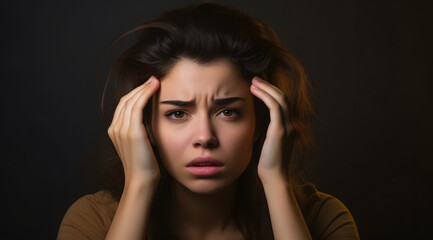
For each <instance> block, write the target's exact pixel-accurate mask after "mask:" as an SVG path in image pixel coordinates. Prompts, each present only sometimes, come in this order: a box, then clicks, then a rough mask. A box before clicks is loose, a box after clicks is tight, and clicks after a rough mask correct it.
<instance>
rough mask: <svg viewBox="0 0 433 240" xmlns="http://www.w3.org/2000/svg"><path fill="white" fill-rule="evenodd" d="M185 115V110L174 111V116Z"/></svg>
mask: <svg viewBox="0 0 433 240" xmlns="http://www.w3.org/2000/svg"><path fill="white" fill-rule="evenodd" d="M184 115H185V113H184V112H181V111H177V112H174V113H173V116H174V117H175V118H182V117H183V116H184Z"/></svg>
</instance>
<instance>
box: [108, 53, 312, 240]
mask: <svg viewBox="0 0 433 240" xmlns="http://www.w3.org/2000/svg"><path fill="white" fill-rule="evenodd" d="M158 89H159V91H158ZM253 95H254V96H256V97H257V98H259V99H261V100H262V101H263V102H264V103H265V105H266V106H267V107H268V108H269V112H270V119H271V121H270V123H269V127H268V130H267V133H266V139H265V142H264V145H263V149H262V152H261V155H260V159H259V165H258V169H257V171H258V174H259V177H260V179H261V181H262V183H263V187H264V190H265V195H266V199H267V202H268V206H269V213H270V216H271V223H272V229H273V233H274V237H275V239H277V240H279V239H311V236H310V234H309V232H308V228H307V226H306V224H305V221H304V219H303V217H302V213H301V211H300V209H299V206H298V204H297V202H296V199H295V197H294V194H293V190H292V188H291V186H290V184H287V182H286V180H285V178H284V177H283V174H282V161H283V150H284V148H283V146H284V144H285V143H286V136H288V135H289V134H290V131H292V127H291V125H290V123H289V121H288V104H287V97H286V96H285V95H284V93H283V92H282V91H280V90H279V89H278V88H277V87H275V86H273V85H271V84H269V83H268V82H266V81H263V80H261V79H259V78H257V77H255V78H253V79H252V81H246V80H245V79H242V78H241V76H240V74H239V72H238V71H237V69H236V68H235V67H234V66H233V65H232V64H230V63H229V62H228V61H226V60H224V59H219V60H215V61H213V62H211V63H208V64H205V65H201V64H197V63H195V62H193V61H191V60H188V59H181V60H180V61H179V62H177V63H176V64H175V66H174V67H173V68H172V69H171V71H170V72H169V74H168V75H166V76H165V77H164V78H163V79H161V81H159V80H157V79H155V78H153V77H152V78H151V79H149V81H148V82H146V83H145V84H143V85H141V86H139V87H137V88H136V89H134V90H133V91H131V92H130V93H128V94H127V95H125V96H124V97H123V98H122V99H121V100H120V102H119V105H118V107H117V108H116V111H115V115H114V117H113V122H112V124H111V125H110V127H109V129H108V134H109V136H110V138H111V140H112V141H113V144H114V145H115V147H116V150H117V152H118V153H119V157H120V158H121V160H122V164H123V166H124V170H125V188H124V189H125V190H124V193H123V195H122V198H121V200H120V202H119V206H118V209H117V210H116V214H115V216H114V218H113V222H112V224H111V226H110V229H109V232H108V234H107V239H116V238H117V239H119V238H122V239H140V238H142V237H143V235H144V234H145V231H146V228H144V229H143V226H147V225H146V224H147V219H148V213H149V209H150V205H151V199H152V197H153V194H154V191H155V189H156V186H157V183H158V181H159V177H160V171H159V166H158V164H157V161H156V159H155V156H154V154H153V151H152V148H151V145H150V141H149V137H148V135H147V133H146V130H145V128H144V125H143V124H142V119H143V116H142V113H143V110H144V107H145V105H146V104H147V102H148V101H149V100H150V98H151V97H152V96H153V97H154V99H153V100H154V101H152V102H153V104H154V105H153V113H152V131H153V133H154V139H152V141H154V142H155V143H156V144H157V146H158V150H159V151H160V153H161V160H162V163H163V164H164V167H165V168H166V169H167V171H168V172H169V173H170V174H171V176H172V177H173V178H174V179H175V181H176V184H175V186H174V190H175V191H176V194H177V195H176V196H177V198H176V199H173V201H172V203H171V206H169V207H170V209H171V212H172V216H171V219H170V225H171V226H170V227H171V229H172V230H173V231H175V233H177V234H176V235H178V236H181V237H184V238H185V239H243V237H242V235H241V234H240V232H239V230H238V229H236V227H235V225H234V224H233V222H232V221H231V218H230V215H231V206H232V202H233V199H234V194H235V192H236V179H237V178H238V177H239V176H240V174H242V172H243V171H244V170H245V168H246V167H247V165H248V163H249V161H250V158H251V150H252V145H253V142H254V140H255V135H256V134H257V133H255V132H254V130H255V118H254V107H253ZM227 97H238V98H242V99H243V100H238V101H234V102H232V103H230V104H228V105H224V106H222V105H221V106H220V105H218V106H217V105H215V104H214V100H215V99H221V98H227ZM168 100H181V101H191V103H192V104H191V105H189V106H188V107H182V108H180V109H179V106H173V104H166V103H162V102H166V101H168ZM232 108H237V109H239V110H240V114H239V115H237V114H234V115H233V113H234V112H232V111H224V110H226V109H232ZM173 110H176V111H178V112H177V113H174V114H173ZM180 110H181V111H182V112H179V111H180ZM183 113H185V114H183ZM178 118H180V120H179V119H178ZM197 156H212V157H214V158H216V159H217V160H219V161H221V162H223V163H224V164H225V165H224V168H223V170H222V171H221V172H220V173H219V174H218V175H216V176H215V177H212V178H203V177H196V176H193V175H192V174H191V173H189V172H188V171H187V170H186V168H185V165H186V164H187V163H188V162H189V161H191V160H192V159H194V158H195V157H197ZM288 186H289V187H288Z"/></svg>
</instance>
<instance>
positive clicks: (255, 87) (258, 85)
mask: <svg viewBox="0 0 433 240" xmlns="http://www.w3.org/2000/svg"><path fill="white" fill-rule="evenodd" d="M251 93H252V94H254V95H255V96H256V97H258V98H260V99H261V100H262V101H263V102H264V103H265V104H266V106H267V107H268V108H269V114H270V122H269V126H268V130H267V133H266V139H265V142H264V143H263V148H262V152H261V155H260V160H259V164H258V169H257V171H258V175H259V177H260V179H261V181H262V183H263V188H264V191H265V195H266V200H267V202H268V207H269V214H270V217H271V224H272V231H273V233H274V238H275V240H285V239H290V240H307V239H311V235H310V232H309V230H308V227H307V225H306V223H305V220H304V218H303V216H302V213H301V210H300V209H299V206H298V203H297V202H296V199H295V195H294V193H293V190H292V189H291V187H290V188H288V184H287V181H286V179H285V178H284V175H283V172H282V169H283V167H282V165H283V161H285V160H286V158H285V157H284V156H285V149H284V148H285V144H286V143H287V141H286V140H287V139H286V137H287V136H290V133H291V131H292V129H293V126H292V125H291V123H290V121H289V110H288V98H287V96H286V95H285V94H284V93H283V92H282V91H281V90H280V89H278V88H277V87H275V86H273V85H271V84H270V83H268V82H266V81H264V80H263V79H260V78H258V77H255V78H253V80H252V86H251ZM288 189H290V190H288Z"/></svg>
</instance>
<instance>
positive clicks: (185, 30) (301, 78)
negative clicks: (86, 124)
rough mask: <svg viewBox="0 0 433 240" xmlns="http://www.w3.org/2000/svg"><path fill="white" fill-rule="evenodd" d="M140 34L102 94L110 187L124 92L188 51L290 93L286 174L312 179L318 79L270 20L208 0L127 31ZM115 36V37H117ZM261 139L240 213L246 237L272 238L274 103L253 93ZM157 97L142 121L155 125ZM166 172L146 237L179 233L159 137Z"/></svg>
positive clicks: (118, 178) (118, 191)
mask: <svg viewBox="0 0 433 240" xmlns="http://www.w3.org/2000/svg"><path fill="white" fill-rule="evenodd" d="M132 34H135V35H136V37H135V39H134V42H133V43H132V44H131V45H130V46H129V48H127V50H126V51H124V52H123V54H122V55H121V56H120V58H119V59H118V60H117V61H116V62H115V64H114V65H113V66H112V67H111V69H110V71H109V73H108V76H107V78H106V82H105V86H104V89H103V94H102V99H101V113H102V117H103V122H104V123H103V127H104V130H105V131H103V133H105V134H104V135H103V139H102V141H101V143H100V145H99V146H100V150H99V155H98V157H99V158H100V160H102V163H103V167H104V170H103V171H104V173H105V179H104V180H103V183H104V185H103V187H104V189H106V190H108V191H109V192H110V193H111V195H112V196H113V198H114V199H116V200H118V201H119V200H120V197H121V195H122V192H123V187H124V172H123V166H122V163H121V161H120V158H119V156H118V154H117V152H116V150H115V148H114V146H113V144H112V143H111V141H110V140H109V138H108V135H107V134H106V129H108V126H109V124H110V123H111V120H112V117H113V115H114V110H115V108H116V106H117V104H118V102H119V100H120V98H121V97H122V96H124V95H125V94H127V93H128V92H130V91H131V90H132V89H134V88H136V87H137V86H139V85H141V84H143V83H144V82H145V81H146V80H147V79H148V78H149V77H151V76H152V75H153V76H155V77H157V78H158V79H161V78H163V77H164V76H165V75H166V74H167V73H168V72H169V71H170V69H171V68H172V67H173V66H174V64H176V63H177V62H178V61H179V60H180V59H181V58H187V59H191V60H193V61H195V62H197V63H199V64H204V63H208V62H210V61H212V60H216V59H219V58H224V59H227V60H229V61H230V62H231V63H233V64H234V65H235V66H236V67H237V68H238V69H239V70H240V72H241V74H242V76H243V77H244V78H245V80H246V81H251V79H252V77H253V76H259V77H261V78H262V79H264V80H265V81H268V82H269V83H271V84H273V85H275V86H277V87H278V88H279V89H281V90H282V91H283V92H284V93H286V94H287V96H288V103H289V109H290V119H289V121H290V122H291V124H292V125H293V131H292V133H291V135H290V136H289V139H290V141H289V144H288V145H287V146H286V147H285V149H286V150H287V151H286V154H285V155H286V156H287V157H286V159H285V161H284V163H283V166H284V170H285V174H286V175H285V177H286V180H287V182H290V183H291V184H292V185H293V186H295V187H296V185H299V184H301V183H303V182H305V176H304V171H303V169H304V168H303V167H304V164H305V162H306V159H307V158H306V157H305V156H306V153H308V151H309V150H310V149H311V147H312V145H313V138H312V131H311V126H310V119H311V117H312V116H314V115H315V113H314V110H313V107H312V103H311V93H312V89H311V84H310V82H309V80H308V78H307V76H306V73H305V71H304V69H303V67H302V65H301V64H300V63H299V61H298V60H297V59H296V58H295V57H294V56H293V55H292V54H291V53H289V52H288V51H287V49H285V48H284V47H283V45H282V44H281V42H280V40H279V38H278V37H277V35H276V33H275V32H274V30H273V29H272V28H271V27H270V26H269V25H268V24H266V23H265V22H263V21H260V20H258V19H255V18H253V17H251V16H249V15H247V14H246V13H244V12H242V11H240V10H237V9H233V8H230V7H227V6H224V5H221V4H217V3H211V2H202V3H194V4H190V5H187V6H183V7H180V8H177V9H174V10H170V11H166V12H164V13H163V14H162V15H161V16H160V17H158V18H156V19H154V20H151V21H148V22H145V23H144V24H142V25H140V26H138V27H136V28H134V29H132V30H131V31H129V32H127V33H125V34H124V35H122V36H121V37H120V38H119V39H118V40H117V41H116V42H118V41H119V40H120V39H122V38H124V37H125V36H130V35H132ZM116 42H115V43H114V44H116ZM254 105H255V110H256V119H257V126H258V127H259V128H260V136H259V140H258V141H256V142H255V144H254V146H253V154H252V159H251V162H250V164H249V166H248V167H247V169H246V170H245V171H244V173H243V174H242V175H241V176H240V177H239V179H238V184H239V185H238V186H239V187H238V188H237V189H238V192H237V195H236V202H235V208H234V209H235V212H234V216H233V218H234V220H235V222H236V224H237V225H238V227H239V229H240V230H241V232H242V234H243V235H244V237H245V238H246V239H273V234H272V228H271V223H270V216H269V212H268V206H267V203H266V199H265V195H264V191H263V187H262V185H261V182H260V179H259V177H258V174H257V164H258V159H259V156H260V153H261V149H262V146H263V142H264V139H265V137H266V129H267V126H268V124H269V111H268V109H267V107H266V106H265V105H264V104H263V103H262V102H261V100H259V99H258V98H256V97H254ZM151 106H152V104H151V102H149V103H148V104H147V106H146V108H145V110H144V113H143V114H144V118H143V123H144V125H145V127H146V129H147V131H148V133H149V134H152V133H151V127H150V126H151V125H150V120H151V112H152V111H151ZM152 147H153V150H154V152H155V155H156V158H157V161H158V163H159V167H160V170H161V178H160V182H159V184H158V188H157V190H156V193H155V195H154V200H153V202H152V206H151V212H150V216H149V217H150V219H149V226H148V228H147V229H148V232H147V235H146V239H176V236H174V235H173V234H172V233H171V231H169V230H167V228H166V226H167V217H168V216H169V210H168V209H167V206H168V205H167V199H169V198H170V197H172V195H171V194H172V191H171V190H170V189H171V188H170V186H172V183H173V179H172V178H171V176H170V175H169V174H168V173H167V171H166V170H165V169H164V166H163V164H162V163H161V159H160V157H159V154H158V147H157V146H155V145H154V144H153V143H152Z"/></svg>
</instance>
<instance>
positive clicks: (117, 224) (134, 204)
mask: <svg viewBox="0 0 433 240" xmlns="http://www.w3.org/2000/svg"><path fill="white" fill-rule="evenodd" d="M156 187H157V182H156V184H155V183H154V182H147V183H146V182H138V181H137V182H131V183H130V184H129V185H128V186H127V187H125V190H124V191H123V194H122V197H121V199H120V202H119V205H118V207H117V210H116V214H115V215H114V218H113V222H112V223H111V226H110V229H109V230H108V233H107V236H106V238H105V239H107V240H108V239H143V237H144V235H145V233H146V227H147V224H148V219H149V213H150V207H151V203H152V199H153V195H154V193H155V190H156Z"/></svg>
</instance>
